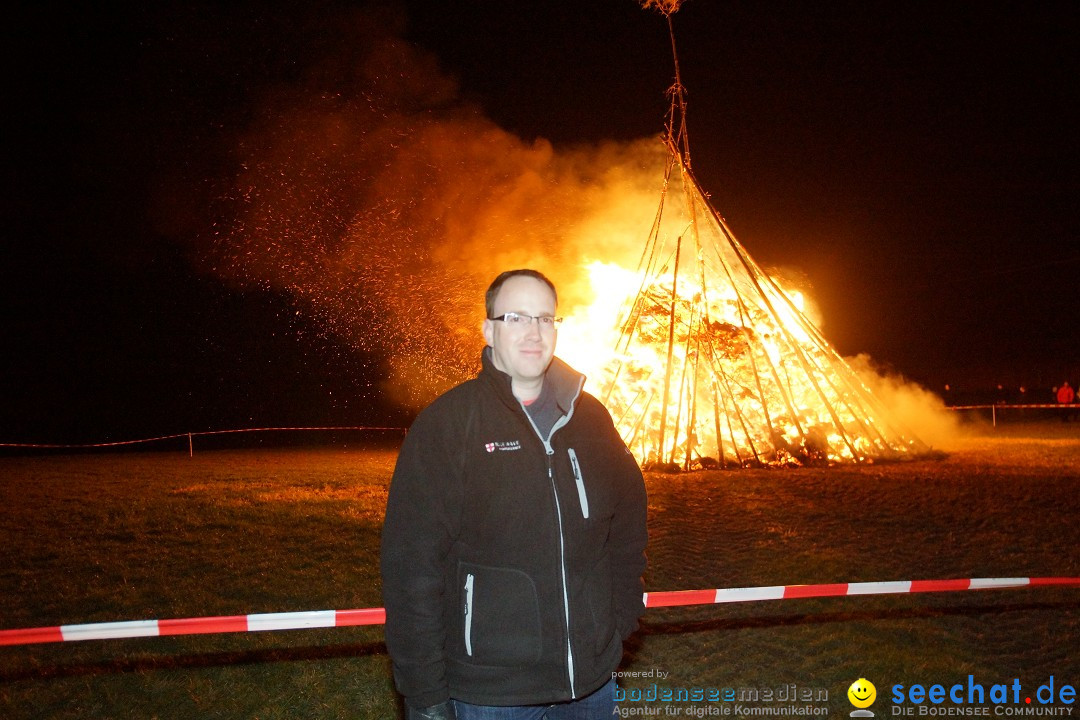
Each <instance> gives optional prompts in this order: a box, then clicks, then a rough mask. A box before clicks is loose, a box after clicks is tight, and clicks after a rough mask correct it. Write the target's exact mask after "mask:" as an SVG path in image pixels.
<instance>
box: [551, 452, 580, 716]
mask: <svg viewBox="0 0 1080 720" xmlns="http://www.w3.org/2000/svg"><path fill="white" fill-rule="evenodd" d="M545 444H546V443H545ZM553 454H554V451H552V450H551V447H550V446H548V455H547V461H548V463H547V466H548V480H550V481H551V492H552V494H553V495H554V496H555V515H556V517H557V518H558V519H559V571H560V572H561V573H562V600H563V613H564V617H565V618H566V673H567V675H568V676H569V678H570V699H571V700H576V699H577V688H576V687H575V686H574V649H573V647H571V645H570V595H569V594H568V593H567V590H566V587H567V585H566V543H565V541H564V538H563V523H562V507H561V505H560V503H559V491H558V490H557V489H556V487H555V473H554V470H553V469H552V466H551V456H552V455H553Z"/></svg>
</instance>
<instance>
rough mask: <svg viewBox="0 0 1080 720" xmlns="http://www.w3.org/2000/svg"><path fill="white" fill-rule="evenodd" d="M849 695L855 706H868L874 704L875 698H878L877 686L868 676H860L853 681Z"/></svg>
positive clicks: (848, 691)
mask: <svg viewBox="0 0 1080 720" xmlns="http://www.w3.org/2000/svg"><path fill="white" fill-rule="evenodd" d="M847 696H848V700H850V701H851V704H852V705H854V706H855V707H857V708H867V707H870V706H871V705H873V704H874V700H877V688H876V687H874V683H872V682H870V681H869V680H867V679H866V678H859V679H858V680H856V681H855V682H853V683H851V687H849V688H848V690H847Z"/></svg>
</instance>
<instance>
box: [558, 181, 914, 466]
mask: <svg viewBox="0 0 1080 720" xmlns="http://www.w3.org/2000/svg"><path fill="white" fill-rule="evenodd" d="M674 162H677V160H673V163H674ZM679 168H680V169H681V171H682V172H681V176H680V177H679V178H678V179H677V180H676V181H675V184H676V190H681V195H682V196H683V199H685V202H684V203H679V204H677V205H676V207H674V208H670V207H669V208H666V209H665V208H664V205H663V203H662V204H661V213H658V215H657V220H656V224H655V225H654V228H653V232H652V235H651V236H650V240H649V243H648V245H647V247H646V248H645V253H644V255H643V257H642V262H641V266H640V267H639V268H638V270H636V271H633V270H629V269H627V268H624V267H621V266H619V265H616V264H611V263H605V262H592V263H590V264H589V265H588V267H587V271H588V277H589V281H590V284H591V290H592V297H593V300H592V302H591V303H590V304H587V305H585V306H584V307H582V308H581V309H579V310H578V311H577V312H575V313H574V314H573V315H571V316H569V317H568V318H567V320H566V322H565V323H564V325H563V328H562V329H560V338H559V354H560V356H562V357H564V358H565V359H566V360H567V361H568V362H570V364H571V365H573V366H575V367H577V368H578V369H579V370H582V371H583V372H585V373H586V375H588V376H589V377H590V378H591V382H590V386H591V387H592V389H593V390H592V391H593V392H594V394H597V395H598V397H600V399H601V400H602V401H603V402H604V404H605V405H606V406H607V407H608V409H609V410H610V411H611V414H612V417H613V418H614V420H615V423H616V426H617V427H618V429H619V431H620V433H621V434H622V436H623V439H624V440H625V441H626V443H627V445H628V446H629V447H630V449H631V451H632V452H633V453H634V455H635V456H636V457H637V458H638V460H639V462H641V463H642V464H643V465H644V466H646V467H653V468H665V469H675V468H683V469H690V468H694V467H706V468H708V467H717V466H748V465H790V464H828V463H832V462H843V461H849V462H850V461H857V462H864V461H873V460H875V459H881V458H894V457H903V456H905V455H910V454H912V453H916V452H920V451H924V450H925V449H926V448H925V446H924V445H922V443H921V442H920V441H918V440H917V439H916V438H914V437H912V436H910V434H908V433H906V432H904V431H902V430H900V429H898V428H896V427H894V426H893V424H892V423H891V422H890V420H889V418H888V416H887V413H886V411H885V410H884V408H883V407H882V406H881V404H880V403H879V402H878V401H877V400H876V399H875V398H874V396H873V395H872V394H871V393H870V391H869V390H868V389H867V388H866V387H865V386H864V385H863V383H862V382H861V381H860V380H859V378H858V377H857V376H856V375H855V373H854V372H853V371H852V370H851V368H849V367H848V366H847V364H846V363H845V362H844V360H843V359H842V358H840V357H839V355H837V354H836V353H835V352H834V351H833V350H832V349H831V348H830V347H829V345H828V344H827V343H826V342H825V340H824V338H823V337H822V336H821V334H820V333H819V332H818V331H817V329H816V328H815V326H814V325H813V323H811V322H810V320H809V319H808V318H807V317H806V315H805V314H804V312H803V309H804V298H803V296H802V294H801V293H799V292H797V291H795V290H793V289H792V290H787V289H784V288H782V287H781V286H780V284H779V283H778V282H777V281H776V280H775V279H773V278H771V277H770V276H769V275H768V274H766V273H765V272H764V271H763V270H762V269H761V268H760V267H758V266H757V265H756V264H755V263H754V261H753V259H752V258H750V256H749V255H748V254H747V253H746V251H745V250H744V249H743V248H742V246H741V245H739V243H738V242H737V241H736V240H735V238H734V236H733V235H732V234H731V232H730V230H729V229H728V228H727V226H726V225H725V224H724V223H723V221H722V219H720V218H719V216H718V215H716V213H715V211H713V210H712V208H711V206H709V204H708V202H707V200H706V199H705V197H704V195H703V194H702V193H701V192H700V190H699V189H698V188H697V186H696V183H695V182H694V181H693V178H692V177H691V176H690V175H689V172H688V171H686V170H685V169H684V168H682V166H681V164H680V165H679ZM678 183H681V188H679V187H678ZM669 204H670V203H669Z"/></svg>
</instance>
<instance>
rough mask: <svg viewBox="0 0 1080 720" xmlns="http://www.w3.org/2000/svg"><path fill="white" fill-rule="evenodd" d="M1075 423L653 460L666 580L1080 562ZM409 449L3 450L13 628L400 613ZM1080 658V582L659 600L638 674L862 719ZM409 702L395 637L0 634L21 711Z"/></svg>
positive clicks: (334, 707) (77, 714)
mask: <svg viewBox="0 0 1080 720" xmlns="http://www.w3.org/2000/svg"><path fill="white" fill-rule="evenodd" d="M1078 427H1080V424H1074V425H1064V424H1062V423H1043V424H1026V425H1023V426H1021V425H1012V426H1008V427H1005V426H1003V427H999V428H998V429H997V430H991V429H989V428H982V430H981V431H980V432H977V433H974V434H971V435H969V436H967V437H963V438H960V439H958V440H957V441H956V442H955V443H954V445H955V446H954V447H952V448H950V450H951V452H950V455H949V456H948V457H947V458H946V459H945V460H938V461H919V462H912V463H903V464H896V465H874V466H864V467H857V468H855V467H851V468H844V467H840V468H832V469H828V470H795V471H788V470H784V471H768V470H754V471H739V472H712V473H698V474H691V475H650V476H649V477H648V478H647V482H648V485H649V493H650V514H649V523H650V548H649V556H650V569H649V574H648V576H647V578H646V580H647V586H648V587H649V589H652V590H675V589H693V588H711V587H736V586H753V585H773V584H790V583H825V582H844V581H869V580H902V579H930V578H951V577H998V576H1040V575H1072V576H1076V575H1080V553H1078V552H1077V547H1078V546H1080V525H1078V524H1077V523H1076V514H1077V509H1078V507H1080V498H1078V487H1080V486H1078V480H1080V432H1078V430H1077V428H1078ZM394 458H395V454H394V452H393V451H386V450H367V451H359V450H354V449H351V450H347V451H341V450H327V449H322V450H307V451H305V450H298V449H289V450H257V451H256V450H246V451H214V452H204V453H197V454H196V455H195V457H194V458H188V457H187V456H186V455H185V454H172V453H145V454H101V455H97V454H95V455H76V456H53V457H9V458H4V459H0V476H2V478H3V479H2V480H0V501H2V503H3V507H4V509H5V510H4V513H3V516H2V517H0V537H3V539H4V542H3V543H2V546H0V558H2V562H0V596H2V598H3V601H4V604H3V607H4V610H3V616H2V621H0V627H5V628H14V627H29V626H38V625H57V624H64V623H79V622H99V621H110V620H128V619H143V618H155V617H157V618H164V617H184V616H200V615H231V614H243V613H250V612H275V611H290V610H316V609H332V608H334V609H343V608H353V607H372V606H377V605H379V604H381V600H380V596H379V580H378V563H377V558H378V542H379V539H378V537H379V529H380V525H381V521H382V509H383V505H384V503H385V498H386V485H387V481H388V478H389V476H390V472H391V470H392V467H393V462H394ZM1076 647H1080V596H1078V591H1077V590H1076V589H1029V590H1000V591H985V592H978V593H976V592H966V593H943V594H934V595H898V596H881V597H861V598H829V599H820V600H789V601H783V602H765V603H746V604H738V605H723V606H707V607H699V608H671V609H658V610H651V611H649V613H648V614H647V615H646V619H645V623H644V625H643V629H642V631H641V632H640V633H639V634H638V635H637V636H636V638H635V640H634V641H633V644H632V647H631V650H630V653H629V654H628V657H627V660H626V663H625V664H624V668H623V669H624V670H629V671H645V672H648V671H650V670H654V669H657V670H660V671H662V672H665V673H668V676H667V678H666V680H664V682H665V683H667V684H669V685H671V686H681V687H692V686H699V687H735V688H738V687H773V688H775V687H778V686H782V685H789V684H791V683H795V684H797V685H798V686H799V687H800V688H803V687H806V688H825V689H827V690H828V693H829V702H828V705H829V708H830V712H831V714H837V713H843V714H845V715H846V714H847V712H849V711H850V710H851V707H850V705H849V704H848V703H847V701H846V698H845V695H844V693H845V692H846V688H847V686H848V685H849V684H850V683H851V682H852V681H853V680H855V679H856V678H858V677H867V678H870V679H871V680H872V681H873V682H875V683H876V684H877V686H878V691H879V694H880V695H881V696H882V697H884V696H885V695H886V689H887V688H888V687H889V686H891V685H892V684H895V683H903V684H905V685H909V684H911V683H915V682H927V683H933V682H937V683H951V682H959V681H964V680H966V677H967V675H968V674H973V675H974V676H975V678H976V681H978V682H982V683H983V684H984V685H986V686H987V688H989V686H990V685H991V684H993V683H997V682H1011V680H1012V678H1019V679H1020V681H1021V683H1022V684H1023V686H1024V688H1025V689H1026V690H1030V691H1034V689H1035V688H1036V687H1037V686H1038V685H1040V684H1042V683H1044V682H1046V681H1047V680H1048V678H1049V676H1050V675H1054V676H1055V678H1056V681H1057V682H1058V683H1059V684H1061V683H1069V684H1072V685H1073V686H1076V685H1080V659H1078V657H1077V654H1076V653H1075V651H1074V648H1076ZM649 682H651V681H650V680H648V679H640V678H638V679H628V680H627V681H626V682H625V685H627V686H628V687H634V686H637V687H646V686H647V685H648V683H649ZM884 702H885V701H884V700H878V703H877V705H876V706H875V708H874V709H877V710H881V708H884V707H885V705H884ZM398 712H399V706H398V700H397V698H396V696H395V694H394V692H393V688H392V683H391V680H390V672H389V661H388V659H387V656H386V651H385V647H384V645H383V643H382V632H381V628H379V627H369V628H341V629H330V630H307V631H285V632H276V633H239V634H228V635H212V636H188V637H173V638H144V639H131V640H113V641H88V642H83V643H66V644H55V645H36V646H25V647H10V648H0V717H2V718H12V719H18V718H163V719H164V718H185V719H188V718H260V719H265V720H270V719H274V718H393V717H397V715H398ZM882 712H885V713H887V709H886V710H884V711H882Z"/></svg>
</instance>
